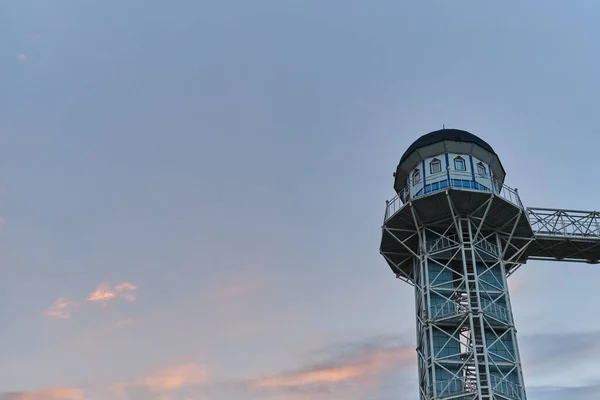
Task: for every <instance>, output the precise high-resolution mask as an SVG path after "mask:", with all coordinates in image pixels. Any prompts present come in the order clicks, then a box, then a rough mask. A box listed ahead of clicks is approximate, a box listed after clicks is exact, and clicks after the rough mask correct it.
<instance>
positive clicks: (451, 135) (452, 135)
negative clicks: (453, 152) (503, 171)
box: [400, 129, 497, 164]
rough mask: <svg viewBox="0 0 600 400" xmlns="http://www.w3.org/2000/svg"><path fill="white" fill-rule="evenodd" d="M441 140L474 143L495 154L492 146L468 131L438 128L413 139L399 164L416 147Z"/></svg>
mask: <svg viewBox="0 0 600 400" xmlns="http://www.w3.org/2000/svg"><path fill="white" fill-rule="evenodd" d="M443 140H452V141H455V142H471V143H475V144H476V145H478V146H479V147H481V148H483V149H484V150H487V151H489V152H490V153H492V154H495V155H497V154H496V152H495V151H494V149H492V146H490V145H489V144H487V143H486V142H485V141H483V139H480V138H478V137H477V136H475V135H473V134H472V133H470V132H467V131H463V130H460V129H440V130H439V131H433V132H430V133H428V134H426V135H423V136H421V137H420V138H418V139H417V140H415V142H414V143H413V144H411V145H410V147H409V148H408V149H407V150H406V151H405V152H404V154H403V155H402V158H401V159H400V164H402V163H403V162H404V161H405V160H406V159H407V158H408V156H410V154H411V153H412V152H413V151H415V150H416V149H419V148H421V147H425V146H429V145H430V144H434V143H437V142H441V141H443Z"/></svg>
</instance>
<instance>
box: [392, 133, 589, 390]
mask: <svg viewBox="0 0 600 400" xmlns="http://www.w3.org/2000/svg"><path fill="white" fill-rule="evenodd" d="M448 131H450V132H448ZM440 132H441V133H440ZM456 132H458V134H457V133H456ZM463 132H464V131H454V130H444V131H437V132H433V133H431V134H429V135H425V136H423V137H422V138H421V139H419V140H418V141H417V142H415V144H413V145H412V146H411V148H409V150H408V151H407V152H406V153H405V155H404V156H403V158H402V160H401V162H400V165H399V166H398V169H397V173H396V185H395V188H396V189H397V192H398V195H397V196H396V197H395V198H393V199H392V200H391V201H388V202H387V205H386V213H385V217H384V223H383V226H382V240H381V248H380V252H381V254H382V256H383V257H384V258H385V260H386V261H387V263H388V265H389V266H390V268H391V269H392V271H393V272H394V273H395V274H396V276H397V277H398V278H399V279H402V280H403V281H405V282H407V283H409V284H410V285H412V286H413V287H414V289H415V310H416V322H417V360H418V368H419V385H420V399H422V400H433V399H465V400H466V399H469V400H484V399H485V400H492V399H497V400H500V399H501V400H526V393H525V385H524V380H523V373H522V369H521V362H520V356H519V349H518V345H517V334H516V329H515V326H514V320H513V314H512V308H511V302H510V296H509V291H508V285H507V278H508V276H509V275H510V274H512V273H513V272H514V271H516V270H517V269H518V268H519V266H521V265H522V264H523V263H525V262H526V261H527V260H528V259H537V260H557V261H582V262H590V263H596V262H598V259H599V258H600V213H598V212H595V211H594V212H584V211H572V210H552V209H542V208H525V207H524V206H523V204H522V202H521V200H520V198H519V194H518V192H517V191H516V190H514V189H511V188H510V187H508V186H506V185H504V182H503V180H504V170H503V168H502V166H501V164H500V163H499V159H498V158H497V155H496V154H495V153H494V152H493V150H492V149H491V147H490V146H489V145H487V143H485V142H483V141H481V139H479V138H477V137H475V136H474V135H471V134H469V133H468V132H464V134H463ZM467 135H470V136H467ZM432 136H433V138H432ZM466 144H468V145H466ZM449 153H450V154H452V157H454V158H455V159H457V160H458V159H460V160H463V161H464V160H465V159H466V158H467V156H468V157H469V160H470V161H469V162H470V164H471V166H473V165H475V162H474V161H473V160H474V156H473V154H475V155H476V156H477V157H479V159H486V157H487V159H486V160H488V163H487V164H484V163H483V162H479V164H481V165H484V166H487V167H488V170H489V175H487V174H486V175H484V174H480V175H479V176H476V174H475V171H474V168H471V169H472V171H471V174H468V172H467V173H465V172H464V170H462V171H460V170H455V171H453V170H452V169H451V163H450V161H449V156H448V154H449ZM442 154H444V155H445V163H446V171H443V170H441V171H440V170H439V169H438V170H436V171H435V172H434V171H433V167H432V168H431V170H432V173H431V174H430V177H429V179H430V180H429V181H430V182H432V183H430V185H429V187H428V186H427V184H426V182H425V178H426V176H425V175H426V174H425V172H426V168H425V166H426V164H425V162H426V161H428V162H430V163H431V164H434V163H441V161H440V160H441V159H443V158H442ZM455 163H456V161H455ZM494 163H495V164H494ZM463 165H464V164H463V163H461V162H460V161H459V162H458V163H457V164H456V166H458V167H460V166H463ZM490 165H494V166H495V171H496V174H494V171H493V170H492V167H491V166H490ZM436 168H437V166H436ZM415 169H420V171H419V172H418V174H419V178H420V177H421V176H420V174H421V173H422V174H423V177H422V178H423V181H424V182H422V185H421V186H422V189H421V190H419V188H420V186H418V183H419V182H415V181H411V177H412V178H416V177H417V175H416V173H415V172H414V171H415ZM481 171H483V169H481ZM411 174H413V175H411ZM467 175H468V176H467ZM494 175H495V176H494ZM399 182H400V183H404V185H405V186H402V185H398V183H399ZM465 182H468V183H465ZM428 188H429V191H427V189H428Z"/></svg>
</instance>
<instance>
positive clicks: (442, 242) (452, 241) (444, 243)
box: [425, 234, 459, 253]
mask: <svg viewBox="0 0 600 400" xmlns="http://www.w3.org/2000/svg"><path fill="white" fill-rule="evenodd" d="M458 244H459V242H458V236H457V235H455V234H451V235H448V236H440V237H438V238H437V239H431V240H428V241H427V242H426V244H425V247H426V248H427V251H428V252H429V253H435V252H438V251H442V250H446V249H449V248H450V247H454V246H457V245H458Z"/></svg>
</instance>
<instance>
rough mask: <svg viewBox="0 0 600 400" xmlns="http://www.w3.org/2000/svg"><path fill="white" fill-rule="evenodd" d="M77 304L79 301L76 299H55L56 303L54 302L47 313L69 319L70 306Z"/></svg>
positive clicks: (48, 315) (51, 316) (50, 315)
mask: <svg viewBox="0 0 600 400" xmlns="http://www.w3.org/2000/svg"><path fill="white" fill-rule="evenodd" d="M75 305H77V303H76V302H74V301H71V300H67V299H64V298H58V299H56V300H54V303H52V305H51V306H50V308H49V309H48V310H47V311H46V312H45V314H46V316H47V317H50V318H58V319H69V318H71V310H70V308H71V307H72V306H75Z"/></svg>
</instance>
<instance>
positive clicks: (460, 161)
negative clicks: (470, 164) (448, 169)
mask: <svg viewBox="0 0 600 400" xmlns="http://www.w3.org/2000/svg"><path fill="white" fill-rule="evenodd" d="M454 169H455V170H457V171H466V170H467V165H466V164H465V159H464V158H462V157H460V156H458V157H456V158H455V159H454Z"/></svg>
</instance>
